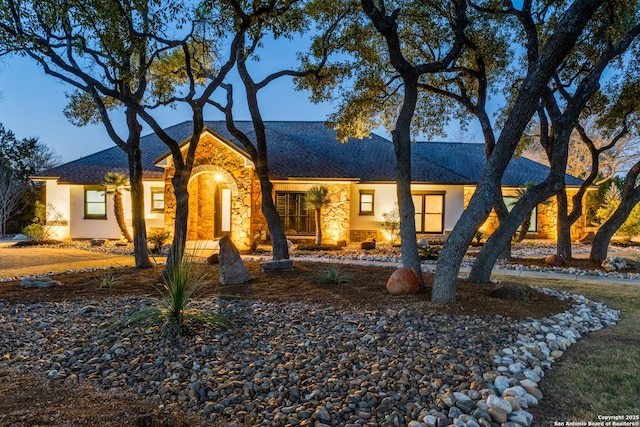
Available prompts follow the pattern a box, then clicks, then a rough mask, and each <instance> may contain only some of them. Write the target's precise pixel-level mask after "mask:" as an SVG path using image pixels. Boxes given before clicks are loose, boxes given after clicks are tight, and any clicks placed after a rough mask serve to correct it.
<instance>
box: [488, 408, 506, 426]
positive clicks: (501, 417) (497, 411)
mask: <svg viewBox="0 0 640 427" xmlns="http://www.w3.org/2000/svg"><path fill="white" fill-rule="evenodd" d="M487 412H488V413H489V415H490V416H491V419H492V420H493V421H495V422H496V423H498V424H503V423H506V422H507V420H508V418H507V412H506V411H505V410H504V409H501V408H489V410H488V411H487Z"/></svg>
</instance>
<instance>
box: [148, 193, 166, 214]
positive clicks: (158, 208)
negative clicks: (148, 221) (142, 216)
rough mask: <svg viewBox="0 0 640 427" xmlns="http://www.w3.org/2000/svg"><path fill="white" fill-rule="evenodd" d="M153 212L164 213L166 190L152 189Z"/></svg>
mask: <svg viewBox="0 0 640 427" xmlns="http://www.w3.org/2000/svg"><path fill="white" fill-rule="evenodd" d="M151 212H164V188H160V187H155V188H152V189H151Z"/></svg>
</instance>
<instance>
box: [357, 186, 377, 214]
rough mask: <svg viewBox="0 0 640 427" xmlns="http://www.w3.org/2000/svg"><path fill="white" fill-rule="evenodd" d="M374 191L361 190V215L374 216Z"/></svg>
mask: <svg viewBox="0 0 640 427" xmlns="http://www.w3.org/2000/svg"><path fill="white" fill-rule="evenodd" d="M373 194H374V193H373V190H360V215H373V214H374V212H373Z"/></svg>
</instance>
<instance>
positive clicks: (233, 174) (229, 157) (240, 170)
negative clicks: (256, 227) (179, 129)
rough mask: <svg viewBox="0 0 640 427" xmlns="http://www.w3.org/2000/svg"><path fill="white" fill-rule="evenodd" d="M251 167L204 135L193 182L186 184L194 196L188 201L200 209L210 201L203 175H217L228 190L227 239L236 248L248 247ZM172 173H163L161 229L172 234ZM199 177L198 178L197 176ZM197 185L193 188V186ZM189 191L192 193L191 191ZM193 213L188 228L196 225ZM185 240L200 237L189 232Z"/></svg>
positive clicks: (209, 136)
mask: <svg viewBox="0 0 640 427" xmlns="http://www.w3.org/2000/svg"><path fill="white" fill-rule="evenodd" d="M252 170H253V169H252V168H248V167H245V161H244V157H242V156H241V155H240V154H238V153H237V152H235V151H234V150H232V149H231V148H229V147H228V146H227V145H226V144H223V143H221V142H219V141H218V140H217V139H215V138H214V137H212V136H211V135H209V134H205V135H204V136H203V137H202V138H201V139H200V142H199V143H198V148H197V150H196V155H195V162H194V168H193V172H192V176H193V178H192V179H194V180H198V181H197V182H196V181H194V182H192V183H190V188H191V189H198V190H197V191H194V193H195V194H190V195H189V198H190V199H192V198H196V199H194V200H193V203H192V202H190V207H192V206H194V207H195V206H204V205H205V204H206V203H210V202H211V196H210V191H208V189H210V188H209V187H210V185H208V184H206V182H207V181H209V183H210V182H211V180H210V179H209V180H207V179H206V178H204V177H202V175H205V176H206V174H207V173H212V174H220V175H221V177H222V183H221V185H223V186H224V187H226V188H230V189H231V234H230V236H229V237H230V238H231V240H232V241H233V242H234V244H235V245H236V246H237V247H238V249H248V248H249V245H250V244H251V200H252V194H251V188H252ZM174 173H175V171H174V169H173V168H172V167H171V168H167V170H166V171H165V228H166V229H167V230H171V231H173V223H174V220H175V209H176V200H175V196H174V194H173V185H172V184H171V177H172V176H173V174H174ZM200 174H202V175H200ZM196 183H197V185H196ZM192 191H193V190H192ZM194 215H196V213H195V212H194V210H191V209H190V213H189V222H190V223H191V225H195V224H197V223H198V219H197V218H194V217H193V216H194ZM189 233H190V234H189V238H202V237H203V236H196V235H194V234H193V232H191V231H190V230H189Z"/></svg>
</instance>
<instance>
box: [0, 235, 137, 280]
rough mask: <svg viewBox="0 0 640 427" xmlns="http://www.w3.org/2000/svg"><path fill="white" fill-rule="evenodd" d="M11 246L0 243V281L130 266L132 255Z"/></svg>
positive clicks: (132, 260) (132, 261) (9, 243)
mask: <svg viewBox="0 0 640 427" xmlns="http://www.w3.org/2000/svg"><path fill="white" fill-rule="evenodd" d="M13 243H15V242H0V278H5V277H16V276H26V275H32V274H45V273H49V272H62V271H66V270H81V269H84V268H97V267H110V266H132V265H134V259H133V256H125V255H116V254H108V253H101V252H92V251H85V250H82V249H72V248H30V247H23V248H14V247H10V245H12V244H13Z"/></svg>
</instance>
